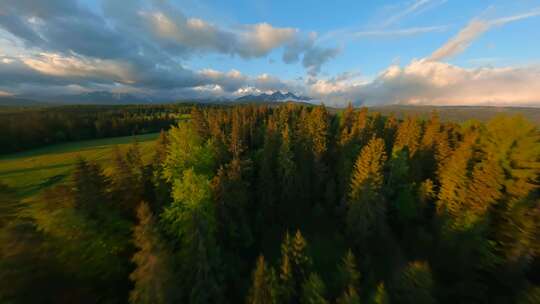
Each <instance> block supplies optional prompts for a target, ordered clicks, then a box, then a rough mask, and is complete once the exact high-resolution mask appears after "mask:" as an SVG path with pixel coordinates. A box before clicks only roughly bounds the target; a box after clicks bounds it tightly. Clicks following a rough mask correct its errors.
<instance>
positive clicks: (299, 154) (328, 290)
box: [0, 104, 540, 304]
mask: <svg viewBox="0 0 540 304" xmlns="http://www.w3.org/2000/svg"><path fill="white" fill-rule="evenodd" d="M134 110H137V111H139V110H140V109H134ZM148 110H149V112H145V111H142V112H137V113H139V114H131V116H130V117H133V119H139V118H140V119H144V118H142V117H146V116H148V117H153V118H152V119H151V120H150V124H151V127H152V128H154V130H155V128H158V129H163V131H162V132H161V134H160V136H159V138H158V140H157V141H156V142H155V148H154V150H153V155H152V158H151V160H150V161H143V158H142V156H141V152H140V149H139V146H138V144H137V143H136V142H135V143H134V144H133V145H131V146H130V147H129V148H127V149H119V148H118V149H115V150H114V152H113V153H114V155H113V156H112V161H111V163H110V166H108V167H105V166H104V165H103V164H99V163H97V162H93V161H88V160H86V159H83V158H80V159H79V160H78V162H77V164H76V167H75V170H74V172H73V174H72V176H71V177H70V179H69V182H67V183H61V184H57V185H55V186H53V187H50V188H48V189H46V190H44V191H42V192H41V193H40V194H39V195H38V196H37V197H36V198H35V199H33V200H31V201H30V202H28V201H25V202H24V203H23V202H21V201H20V198H19V197H18V196H17V195H16V193H14V191H13V189H10V188H9V187H8V186H5V185H0V197H1V198H2V204H1V205H0V302H1V303H133V304H135V303H156V304H157V303H193V304H199V303H201V304H202V303H248V304H266V303H268V304H271V303H275V304H277V303H284V304H325V303H337V304H349V303H350V304H352V303H355V304H356V303H370V304H371V303H373V304H375V303H376V304H383V303H384V304H388V303H403V304H409V303H410V304H413V303H415V304H419V303H422V304H423V303H426V304H428V303H448V304H450V303H520V304H533V303H540V132H539V130H538V127H537V126H536V125H535V124H534V123H533V122H530V121H528V120H526V119H524V118H523V117H521V116H508V115H500V116H497V117H495V118H493V119H491V120H490V121H489V122H486V123H484V122H479V121H473V120H470V121H467V122H463V123H457V122H446V121H442V120H441V119H440V117H439V114H438V113H437V112H433V114H432V115H431V117H430V118H428V119H421V118H418V117H413V116H409V117H406V118H404V119H398V118H396V117H394V116H393V115H382V114H380V113H377V112H372V111H370V110H368V109H367V108H353V107H352V106H351V105H349V107H348V108H346V109H343V110H342V111H338V112H337V113H333V112H330V111H329V110H328V109H327V108H325V106H324V105H320V106H305V105H295V104H284V105H281V106H278V107H269V106H260V105H244V106H231V107H225V106H223V107H198V106H193V107H189V108H188V107H185V108H182V109H181V110H178V109H176V110H175V113H176V114H178V113H180V112H181V114H185V117H187V119H178V115H176V116H174V115H172V114H171V116H168V115H165V116H161V114H159V115H157V114H156V115H151V114H149V113H150V112H152V111H153V110H152V109H151V108H150V109H148ZM179 111H180V112H179ZM158 112H159V113H163V111H161V110H160V111H157V110H156V113H158ZM46 113H48V114H32V115H40V117H46V118H43V121H45V120H46V121H52V120H54V119H55V118H54V117H57V118H56V119H58V121H63V122H65V125H61V126H57V127H47V128H46V130H47V131H46V134H50V135H51V136H53V137H54V136H57V137H56V138H57V139H55V140H67V139H68V138H81V137H85V136H89V137H95V136H102V135H97V133H96V132H98V130H100V131H99V132H102V133H100V134H105V133H107V132H113V133H111V134H117V133H114V132H119V133H118V134H120V133H122V134H125V133H123V132H124V131H122V132H120V131H114V130H116V129H115V128H112V127H111V126H109V125H107V126H106V127H103V129H102V128H101V127H100V128H97V126H98V125H99V126H101V123H99V121H100V120H99V118H100V117H101V115H102V114H99V115H98V114H92V115H90V116H92V117H94V119H93V120H92V119H90V120H85V121H86V122H85V124H88V127H87V128H85V130H91V131H88V132H90V133H89V134H90V135H84V136H82V135H81V136H79V137H76V136H74V135H72V133H71V132H72V131H70V130H71V129H69V128H68V125H70V124H71V122H72V121H73V120H65V119H64V118H65V115H67V114H65V113H64V112H60V113H54V112H53V111H52V110H51V111H50V112H46ZM96 113H97V112H96ZM43 115H45V116H43ZM85 115H86V114H85ZM104 115H105V118H103V119H105V120H107V121H111V120H110V119H108V118H107V117H112V116H116V115H120V114H118V113H117V112H115V111H112V112H110V114H104ZM107 115H110V116H107ZM24 116H26V115H24V114H20V116H18V118H12V120H11V122H15V123H18V121H19V119H20V117H24ZM157 117H161V118H157ZM96 118H98V119H97V120H96ZM24 119H25V120H24V121H28V119H30V118H24ZM73 119H74V120H80V117H79V118H77V116H74V118H73ZM30 120H31V119H30ZM170 120H173V121H172V122H170ZM40 121H42V120H39V119H37V120H36V122H35V123H39V122H40ZM112 121H113V122H114V121H116V120H112ZM0 122H2V123H4V122H5V120H4V119H3V118H2V119H1V120H0ZM20 123H24V122H23V121H20ZM170 124H173V125H172V126H170V128H169V125H170ZM50 125H53V124H50ZM71 127H72V128H74V129H77V130H82V129H79V127H78V126H76V125H71ZM28 128H29V129H32V130H34V129H33V128H31V127H30V126H28ZM145 128H150V126H149V127H145ZM15 129H17V128H13V129H12V130H15ZM36 130H37V129H36ZM126 130H128V131H126V132H133V130H132V129H131V128H130V127H126ZM0 132H13V131H5V130H4V128H0ZM36 132H37V131H36ZM59 132H61V133H62V135H58V134H59ZM103 132H104V133H103ZM107 134H108V133H107ZM3 138H4V139H3V140H4V142H3V143H1V144H0V146H1V147H2V149H3V150H2V152H7V151H15V150H18V149H22V148H29V147H34V146H38V145H43V144H45V142H43V141H40V140H38V139H36V138H43V136H42V135H37V137H33V136H30V135H20V136H19V135H16V136H13V135H6V136H4V137H3ZM26 139H28V142H26V141H23V140H26ZM10 140H15V141H16V142H7V141H10ZM19 140H21V141H19Z"/></svg>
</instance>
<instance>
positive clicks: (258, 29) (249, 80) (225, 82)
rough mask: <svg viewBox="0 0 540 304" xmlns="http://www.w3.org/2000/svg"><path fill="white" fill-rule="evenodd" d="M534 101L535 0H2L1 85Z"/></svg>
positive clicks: (50, 90) (175, 95) (8, 88)
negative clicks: (286, 92)
mask: <svg viewBox="0 0 540 304" xmlns="http://www.w3.org/2000/svg"><path fill="white" fill-rule="evenodd" d="M277 90H279V91H282V92H285V91H288V92H293V93H296V94H298V95H303V96H309V97H312V98H313V99H314V101H316V102H324V103H325V104H328V105H332V106H344V105H346V104H348V103H349V102H352V103H353V104H355V105H362V104H367V105H375V104H396V103H399V104H421V105H422V104H430V105H497V106H499V105H500V106H508V105H515V106H540V1H538V0H535V1H533V0H513V1H507V0H504V1H486V0H476V1H466V0H406V1H384V0H362V1H360V0H351V1H345V0H335V1H315V0H296V1H290V0H288V1H286V0H251V1H248V0H228V1H223V0H123V1H118V0H47V1H43V0H0V96H10V95H15V96H30V97H31V96H40V97H44V96H45V97H47V96H49V97H54V96H60V95H70V94H81V93H87V92H94V91H98V92H101V91H106V92H112V93H129V94H136V95H141V96H148V97H152V98H156V99H161V100H167V99H171V100H176V99H189V98H197V99H199V98H203V99H204V98H235V97H239V96H243V95H247V94H261V93H271V92H274V91H277Z"/></svg>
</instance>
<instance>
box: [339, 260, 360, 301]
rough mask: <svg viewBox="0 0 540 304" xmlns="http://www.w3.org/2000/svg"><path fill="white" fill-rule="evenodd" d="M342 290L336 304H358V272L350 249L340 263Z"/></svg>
mask: <svg viewBox="0 0 540 304" xmlns="http://www.w3.org/2000/svg"><path fill="white" fill-rule="evenodd" d="M340 272H341V280H342V284H343V292H342V294H341V296H340V297H339V298H338V300H337V303H338V304H357V303H358V304H359V303H360V296H359V295H358V288H359V287H360V272H358V269H357V266H356V258H355V256H354V254H353V253H352V251H351V250H349V251H347V253H346V254H345V256H344V257H343V260H342V262H341V265H340Z"/></svg>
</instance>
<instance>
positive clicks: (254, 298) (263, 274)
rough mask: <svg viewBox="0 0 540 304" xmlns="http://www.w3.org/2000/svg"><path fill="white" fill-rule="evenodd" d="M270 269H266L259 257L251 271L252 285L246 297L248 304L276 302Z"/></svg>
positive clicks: (261, 258)
mask: <svg viewBox="0 0 540 304" xmlns="http://www.w3.org/2000/svg"><path fill="white" fill-rule="evenodd" d="M275 288H276V287H275V286H274V282H273V280H272V269H271V268H270V269H269V268H268V266H267V265H266V262H265V260H264V256H262V255H261V256H259V258H258V259H257V266H256V268H255V270H254V271H253V283H252V286H251V289H250V291H249V295H248V300H247V303H248V304H274V303H277V302H276V300H277V299H276V298H275V296H276V293H275Z"/></svg>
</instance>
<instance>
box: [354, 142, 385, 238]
mask: <svg viewBox="0 0 540 304" xmlns="http://www.w3.org/2000/svg"><path fill="white" fill-rule="evenodd" d="M385 161H386V153H385V149H384V142H383V141H382V139H377V138H373V139H372V140H371V141H370V142H369V143H368V144H367V145H366V146H365V147H364V148H363V149H362V151H361V152H360V155H359V156H358V159H357V160H356V164H355V166H354V171H353V173H352V176H351V184H350V190H349V201H348V207H349V209H348V212H347V228H348V232H349V235H350V236H351V237H353V238H354V239H355V240H356V241H355V242H356V244H357V245H360V246H367V243H366V241H367V238H368V237H370V236H372V235H373V234H375V233H381V232H382V231H383V230H384V225H385V212H386V206H385V204H384V200H383V198H382V196H381V194H380V190H381V187H382V184H383V167H384V165H385Z"/></svg>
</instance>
